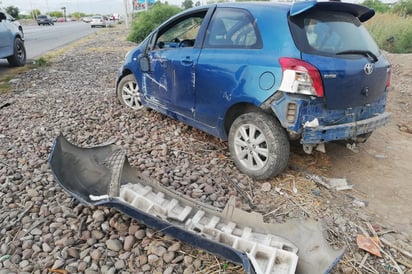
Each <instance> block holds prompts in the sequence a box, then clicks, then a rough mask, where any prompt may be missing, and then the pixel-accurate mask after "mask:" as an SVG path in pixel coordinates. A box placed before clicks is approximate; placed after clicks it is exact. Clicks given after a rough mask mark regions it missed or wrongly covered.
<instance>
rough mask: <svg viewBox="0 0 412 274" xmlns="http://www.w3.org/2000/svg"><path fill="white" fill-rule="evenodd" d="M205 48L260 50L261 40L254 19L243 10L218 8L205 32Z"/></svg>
mask: <svg viewBox="0 0 412 274" xmlns="http://www.w3.org/2000/svg"><path fill="white" fill-rule="evenodd" d="M204 47H205V48H238V49H260V48H262V39H261V37H260V33H259V31H258V28H257V26H256V21H255V19H254V18H253V17H252V16H251V15H250V14H249V12H247V11H246V10H243V9H236V8H219V9H217V10H216V12H215V13H214V14H213V17H212V20H211V22H210V25H209V27H208V30H207V32H206V38H205V45H204Z"/></svg>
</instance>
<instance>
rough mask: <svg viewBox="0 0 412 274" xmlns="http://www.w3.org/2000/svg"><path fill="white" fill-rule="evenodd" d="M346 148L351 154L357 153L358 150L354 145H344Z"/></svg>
mask: <svg viewBox="0 0 412 274" xmlns="http://www.w3.org/2000/svg"><path fill="white" fill-rule="evenodd" d="M346 148H347V149H349V150H350V151H352V152H353V153H359V148H358V146H357V145H356V143H353V144H349V143H348V144H346Z"/></svg>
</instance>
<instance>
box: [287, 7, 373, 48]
mask: <svg viewBox="0 0 412 274" xmlns="http://www.w3.org/2000/svg"><path fill="white" fill-rule="evenodd" d="M290 25H291V30H292V35H293V37H294V40H295V43H296V46H297V47H298V48H299V49H300V50H301V51H303V52H305V53H312V54H318V55H335V54H336V53H339V52H344V51H350V50H366V51H370V52H372V53H374V54H375V55H379V48H378V46H377V45H376V43H375V41H374V40H373V39H372V37H371V36H370V34H369V33H368V31H367V30H366V28H365V27H364V26H363V25H362V24H361V22H360V21H359V20H358V18H356V17H355V16H353V15H351V14H348V13H343V12H332V11H327V12H326V11H325V12H322V11H317V12H311V13H308V14H305V15H302V16H296V17H291V18H290Z"/></svg>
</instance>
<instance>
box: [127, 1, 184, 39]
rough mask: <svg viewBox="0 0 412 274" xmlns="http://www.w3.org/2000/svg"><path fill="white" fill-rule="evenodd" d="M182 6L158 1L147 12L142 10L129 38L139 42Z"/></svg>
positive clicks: (133, 23) (135, 20) (134, 21)
mask: <svg viewBox="0 0 412 274" xmlns="http://www.w3.org/2000/svg"><path fill="white" fill-rule="evenodd" d="M180 11H181V9H180V8H178V7H175V6H169V5H167V4H161V3H156V4H155V5H153V7H152V8H151V9H150V10H149V11H147V12H141V13H139V14H138V17H137V18H136V19H134V20H133V22H132V30H131V32H130V34H129V36H128V37H127V40H129V41H132V42H136V43H139V42H141V41H142V40H143V39H144V38H146V36H147V35H149V34H150V32H151V31H153V30H154V29H155V28H156V27H157V26H159V25H160V24H161V23H163V22H164V21H166V20H167V19H169V18H170V17H172V16H173V15H175V14H177V13H179V12H180Z"/></svg>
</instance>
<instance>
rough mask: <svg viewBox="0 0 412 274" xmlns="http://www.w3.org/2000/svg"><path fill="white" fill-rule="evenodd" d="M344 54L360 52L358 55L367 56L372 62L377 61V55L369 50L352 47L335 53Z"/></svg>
mask: <svg viewBox="0 0 412 274" xmlns="http://www.w3.org/2000/svg"><path fill="white" fill-rule="evenodd" d="M345 54H360V55H363V56H366V57H368V58H369V59H371V61H372V62H374V63H375V62H377V61H378V57H377V56H376V55H375V54H373V53H372V52H371V51H369V50H359V49H352V50H344V51H340V52H337V53H336V55H345Z"/></svg>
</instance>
